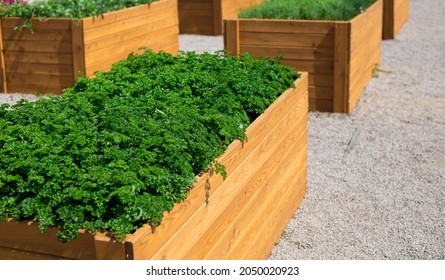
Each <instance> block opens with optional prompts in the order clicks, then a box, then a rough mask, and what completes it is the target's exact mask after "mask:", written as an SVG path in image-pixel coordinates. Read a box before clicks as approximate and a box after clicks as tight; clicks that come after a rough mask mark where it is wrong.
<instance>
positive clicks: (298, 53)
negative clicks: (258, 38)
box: [240, 45, 334, 61]
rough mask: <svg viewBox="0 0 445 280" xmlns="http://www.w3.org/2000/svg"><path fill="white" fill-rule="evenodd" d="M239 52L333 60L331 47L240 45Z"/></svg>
mask: <svg viewBox="0 0 445 280" xmlns="http://www.w3.org/2000/svg"><path fill="white" fill-rule="evenodd" d="M240 48H241V52H248V53H251V54H252V55H253V56H255V57H260V56H266V57H276V56H282V57H284V58H286V59H291V60H319V61H320V60H332V61H333V60H334V50H333V48H295V47H275V46H258V45H257V46H251V45H241V47H240Z"/></svg>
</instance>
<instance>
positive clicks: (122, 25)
mask: <svg viewBox="0 0 445 280" xmlns="http://www.w3.org/2000/svg"><path fill="white" fill-rule="evenodd" d="M176 16H177V12H176V10H175V9H169V10H163V11H162V12H161V11H160V12H159V13H151V14H140V15H139V16H134V17H132V18H128V19H125V20H121V21H116V22H113V23H109V24H107V25H104V26H101V27H99V28H98V27H96V28H92V27H90V28H86V27H85V28H84V40H85V43H86V44H87V43H89V42H91V41H94V40H98V39H101V38H103V37H105V36H107V35H113V34H116V33H117V32H125V31H126V30H132V29H135V28H141V27H143V26H144V24H151V23H155V22H162V23H163V25H165V26H170V25H176V24H177V19H176V20H172V19H175V17H176ZM145 28H146V29H145V31H146V32H147V33H148V32H151V31H154V30H156V29H158V28H159V25H156V26H147V27H145Z"/></svg>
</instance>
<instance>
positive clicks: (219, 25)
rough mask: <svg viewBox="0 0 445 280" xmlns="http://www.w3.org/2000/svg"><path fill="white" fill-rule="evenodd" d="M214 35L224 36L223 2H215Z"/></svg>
mask: <svg viewBox="0 0 445 280" xmlns="http://www.w3.org/2000/svg"><path fill="white" fill-rule="evenodd" d="M212 2H213V35H222V34H223V21H222V20H223V17H222V13H223V10H222V3H221V2H223V0H213V1H212Z"/></svg>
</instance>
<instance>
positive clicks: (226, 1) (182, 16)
mask: <svg viewBox="0 0 445 280" xmlns="http://www.w3.org/2000/svg"><path fill="white" fill-rule="evenodd" d="M262 1H263V0H178V10H179V31H180V33H183V34H201V35H222V32H223V19H224V18H229V17H236V15H237V14H238V12H239V11H240V10H241V9H244V8H248V7H251V6H253V5H256V4H259V3H261V2H262Z"/></svg>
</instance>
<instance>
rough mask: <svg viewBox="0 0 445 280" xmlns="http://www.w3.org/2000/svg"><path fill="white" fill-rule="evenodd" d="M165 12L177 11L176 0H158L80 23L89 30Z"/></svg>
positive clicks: (83, 20)
mask: <svg viewBox="0 0 445 280" xmlns="http://www.w3.org/2000/svg"><path fill="white" fill-rule="evenodd" d="M165 10H177V0H159V1H155V2H153V3H151V4H143V5H138V6H135V7H130V8H126V9H121V10H118V11H113V12H109V13H106V14H103V15H100V16H92V17H88V18H82V22H83V26H84V28H85V30H89V29H92V28H99V27H102V26H107V25H110V24H113V23H116V22H121V21H125V20H127V19H131V18H135V17H139V16H140V15H145V16H146V17H151V16H153V17H156V16H157V14H158V13H159V14H163V13H164V11H165ZM176 17H177V16H176Z"/></svg>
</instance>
